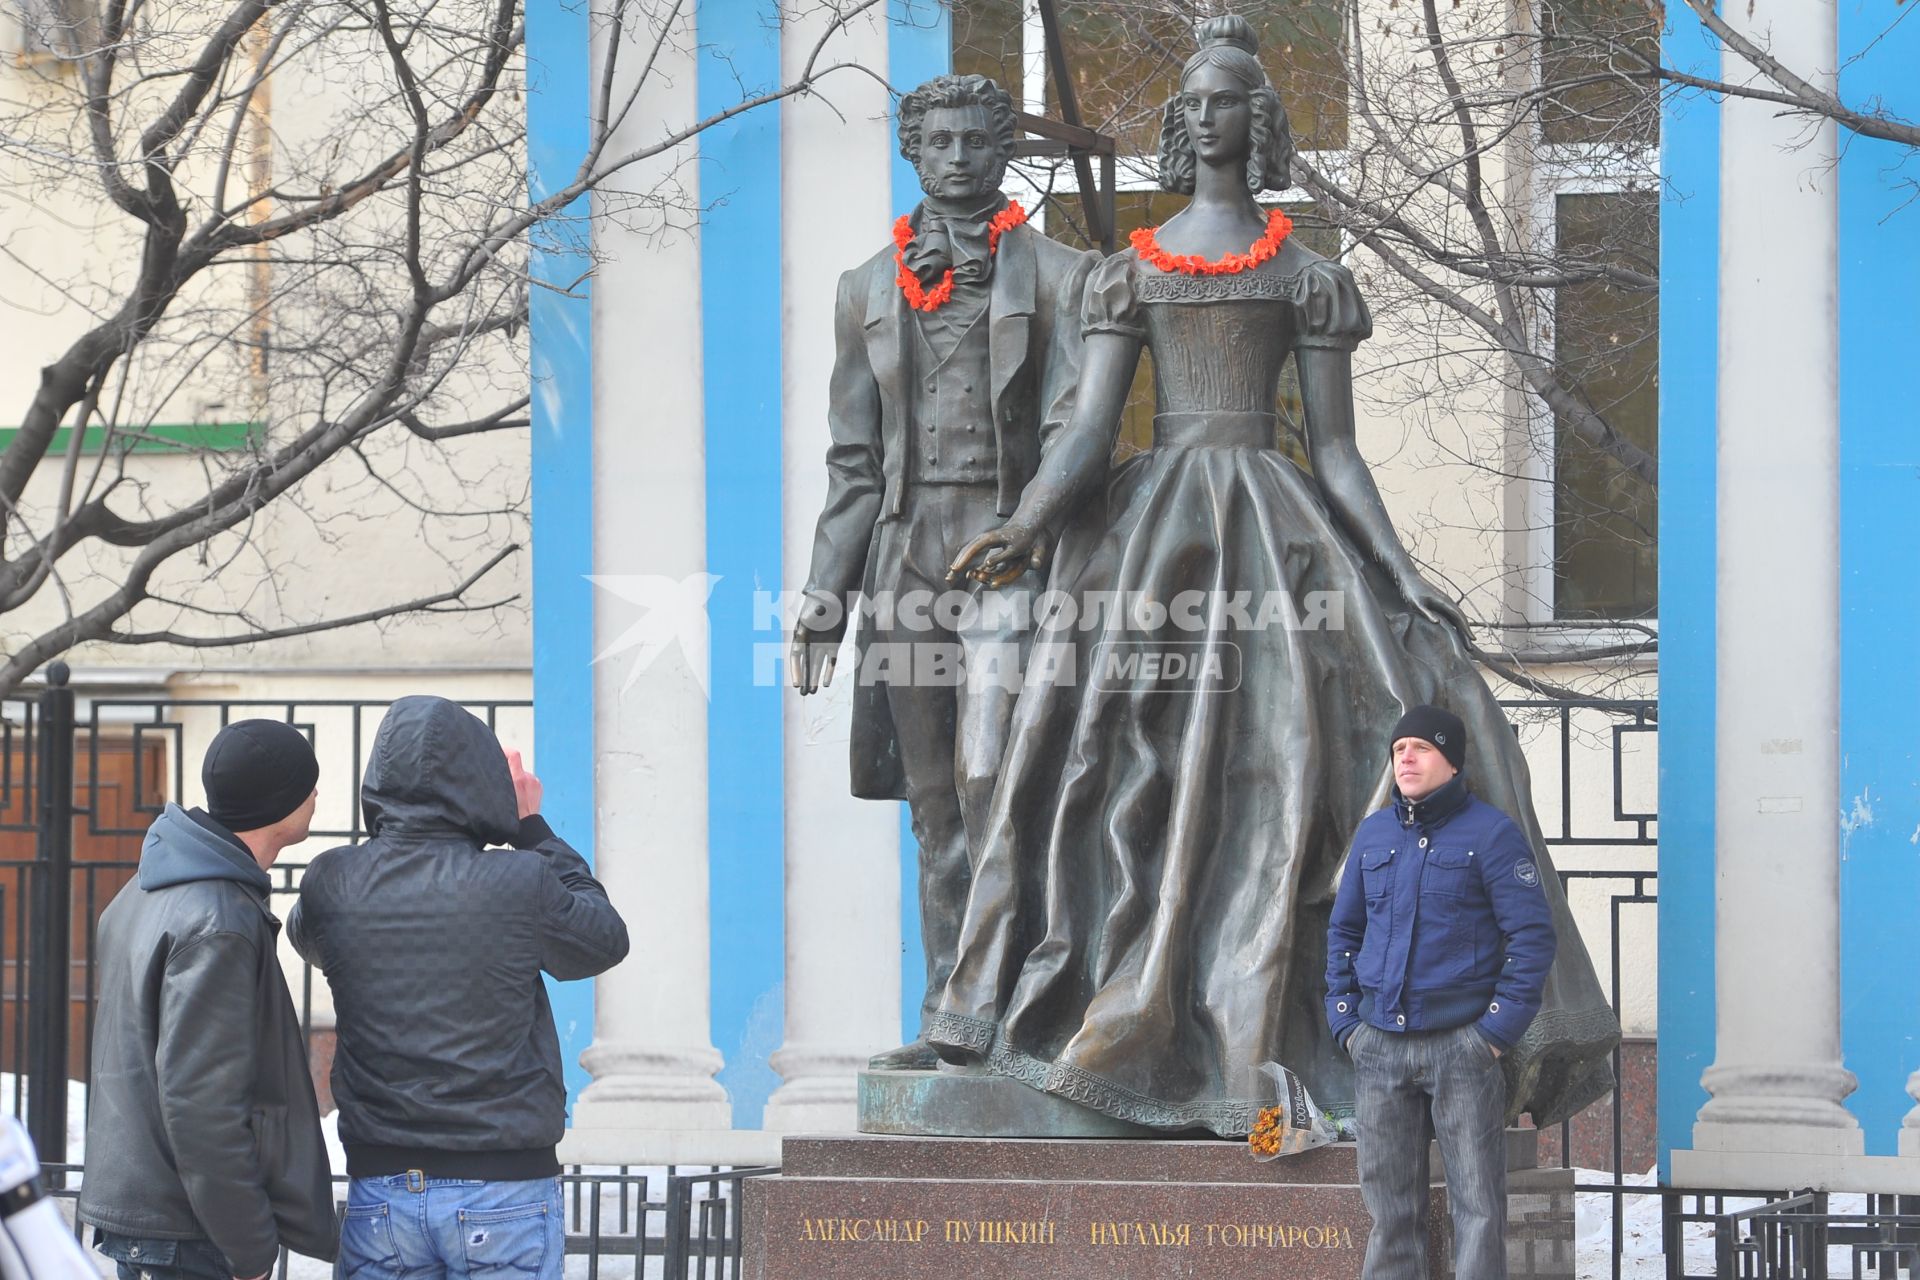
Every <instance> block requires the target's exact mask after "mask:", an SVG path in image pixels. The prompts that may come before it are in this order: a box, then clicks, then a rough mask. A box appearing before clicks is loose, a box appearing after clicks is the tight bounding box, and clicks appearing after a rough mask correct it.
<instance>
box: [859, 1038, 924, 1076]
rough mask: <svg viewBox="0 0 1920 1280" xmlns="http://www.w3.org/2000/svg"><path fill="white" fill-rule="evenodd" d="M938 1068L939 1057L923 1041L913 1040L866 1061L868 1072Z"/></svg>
mask: <svg viewBox="0 0 1920 1280" xmlns="http://www.w3.org/2000/svg"><path fill="white" fill-rule="evenodd" d="M939 1068H940V1055H939V1054H938V1053H936V1052H934V1048H933V1046H932V1045H930V1044H928V1043H927V1042H926V1041H925V1040H915V1041H914V1042H913V1043H911V1044H903V1045H901V1046H900V1047H899V1048H898V1049H889V1050H887V1051H886V1052H885V1053H876V1054H874V1055H873V1056H872V1057H871V1058H868V1059H867V1070H869V1071H937V1070H939Z"/></svg>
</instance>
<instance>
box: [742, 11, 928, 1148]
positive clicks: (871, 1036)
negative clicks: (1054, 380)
mask: <svg viewBox="0 0 1920 1280" xmlns="http://www.w3.org/2000/svg"><path fill="white" fill-rule="evenodd" d="M830 17H831V14H830V12H829V11H827V10H819V11H815V12H813V13H811V14H809V13H806V12H804V11H803V12H802V13H800V14H798V15H796V16H791V17H789V19H788V21H787V23H786V25H785V27H784V28H783V30H782V37H781V60H782V64H783V71H784V75H785V78H786V79H787V80H788V81H789V82H792V81H793V80H795V79H797V78H798V77H799V76H800V75H802V74H803V72H804V70H805V67H806V62H807V59H808V58H809V57H810V56H812V53H813V50H814V47H815V45H816V44H817V43H818V42H819V40H820V38H821V36H822V35H823V34H824V32H825V24H826V21H827V20H828V19H830ZM887 37H888V31H887V24H886V20H885V15H884V14H871V15H865V16H863V17H861V18H859V19H857V20H856V22H855V24H854V25H853V26H852V27H851V28H850V29H849V30H847V31H846V32H844V33H843V34H840V35H836V36H834V37H833V38H832V39H831V40H829V42H828V43H827V45H826V46H825V48H824V50H823V53H822V58H823V60H824V61H825V62H858V63H860V64H861V65H863V66H870V67H881V66H885V65H886V60H887ZM890 105H891V104H890V102H889V100H888V94H887V91H886V88H885V86H883V85H880V84H878V83H876V82H875V81H874V80H873V79H871V78H869V77H866V76H860V75H846V74H840V75H838V76H837V77H830V78H829V79H827V80H826V81H825V82H824V83H823V84H822V86H821V89H820V93H819V95H818V96H817V97H812V98H803V99H796V100H794V101H792V102H790V103H788V104H787V105H786V107H785V109H784V113H783V114H784V118H783V121H782V129H781V158H780V164H781V173H782V175H783V179H784V180H783V182H782V184H781V185H782V189H783V193H784V200H783V207H782V211H781V213H782V216H781V222H780V240H781V289H782V293H783V298H784V306H783V308H782V309H783V310H784V312H785V315H786V327H785V330H784V333H783V335H782V364H783V367H784V369H785V377H784V379H783V382H784V386H783V397H782V417H783V422H782V430H781V438H782V442H783V452H784V462H783V466H782V469H781V470H782V479H781V485H782V510H783V518H782V526H783V531H784V533H783V536H784V541H785V554H784V556H783V562H784V567H785V581H786V584H787V587H788V589H789V591H790V592H791V591H795V590H797V589H798V588H799V586H800V585H801V584H802V583H804V582H805V581H806V577H807V570H808V559H809V556H810V554H811V551H812V546H813V529H814V522H815V520H817V519H818V517H819V514H820V508H821V504H822V503H823V502H824V500H825V497H826V491H827V469H826V452H827V443H828V431H827V399H828V383H829V380H830V376H831V373H832V369H833V359H834V316H833V308H834V297H835V292H836V289H837V285H838V281H839V277H840V274H841V273H842V272H843V271H845V270H847V269H848V268H849V267H852V266H854V265H855V264H857V263H858V262H860V261H861V260H862V259H864V258H866V257H868V256H870V255H871V254H873V253H874V252H875V251H877V250H878V249H880V248H881V247H882V246H884V245H886V244H887V243H888V238H887V237H888V223H889V221H890V218H891V212H890V209H891V203H892V201H891V196H890V192H889V164H888V156H889V155H890V154H891V152H892V145H891V141H892V130H891V128H890V125H889V118H888V113H889V109H890ZM788 614H789V615H790V614H791V610H788ZM783 621H789V622H790V618H789V619H783ZM782 639H783V637H782V636H781V635H769V636H765V637H764V638H763V640H764V641H765V642H772V643H775V644H778V643H780V642H781V640H782ZM856 674H857V665H856V663H855V661H854V655H853V652H852V643H851V638H849V642H848V644H847V646H846V651H845V652H844V653H843V654H842V655H841V662H840V664H839V669H838V671H837V673H836V674H835V677H834V680H833V683H832V684H830V685H828V686H827V687H826V688H825V689H822V690H820V691H818V692H816V693H815V694H813V695H812V696H810V697H807V698H801V697H800V696H799V695H798V694H796V693H794V692H792V691H791V690H785V691H783V694H782V696H783V697H784V698H785V700H786V707H785V712H786V714H785V725H784V731H783V739H784V747H783V758H784V764H785V770H784V773H785V784H786V785H785V790H786V796H785V831H786V850H785V853H786V857H785V869H786V901H785V923H786V1014H787V1017H786V1035H785V1038H784V1040H783V1041H782V1042H781V1046H780V1049H779V1051H778V1052H776V1053H775V1054H774V1055H773V1057H772V1066H773V1068H774V1070H775V1071H777V1072H778V1073H779V1075H780V1081H781V1083H780V1086H779V1088H778V1089H777V1090H776V1091H775V1092H774V1094H773V1096H772V1098H771V1099H770V1100H769V1101H768V1103H767V1111H766V1121H765V1123H766V1127H767V1128H769V1129H778V1130H781V1131H783V1132H789V1133H791V1132H805V1131H811V1132H821V1131H832V1130H851V1129H852V1128H853V1127H854V1119H855V1107H854V1082H855V1075H856V1073H857V1072H858V1071H859V1070H860V1069H861V1068H862V1067H864V1066H865V1065H866V1060H867V1058H869V1057H870V1056H872V1055H873V1054H874V1053H876V1052H878V1051H880V1050H882V1049H888V1048H892V1047H893V1046H894V1045H895V1044H897V1043H899V1041H898V1038H897V1037H898V1035H899V1026H898V1024H899V1008H900V991H899V966H898V964H897V963H896V960H895V957H896V956H897V955H898V954H899V949H900V916H899V911H898V910H897V907H896V904H897V903H898V902H899V900H900V871H899V823H898V820H897V818H896V816H895V807H894V806H893V805H890V804H886V803H883V802H876V801H871V800H856V799H854V798H853V797H852V796H851V795H850V794H848V790H847V738H848V733H849V722H850V710H851V699H850V697H849V694H850V692H851V690H852V688H853V684H854V679H855V676H856Z"/></svg>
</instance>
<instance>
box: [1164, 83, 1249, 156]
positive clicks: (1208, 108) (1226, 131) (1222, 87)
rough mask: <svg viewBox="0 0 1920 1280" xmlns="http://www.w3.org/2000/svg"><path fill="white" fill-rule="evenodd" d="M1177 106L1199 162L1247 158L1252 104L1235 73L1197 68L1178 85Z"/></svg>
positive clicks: (1244, 87)
mask: <svg viewBox="0 0 1920 1280" xmlns="http://www.w3.org/2000/svg"><path fill="white" fill-rule="evenodd" d="M1180 105H1181V109H1182V110H1183V111H1184V112H1185V113H1186V117H1187V136H1188V137H1189V138H1191V139H1192V140H1193V152H1194V155H1196V156H1197V157H1199V159H1200V163H1202V164H1223V163H1238V162H1244V161H1245V160H1246V158H1247V147H1248V140H1249V139H1250V138H1251V136H1252V134H1253V103H1252V101H1251V100H1250V99H1249V97H1248V95H1247V90H1246V86H1244V85H1242V84H1241V83H1240V78H1239V77H1238V76H1235V75H1234V74H1233V73H1232V72H1230V71H1228V70H1226V69H1225V68H1224V67H1215V66H1205V67H1200V68H1197V69H1196V70H1195V71H1194V73H1193V74H1192V75H1190V76H1188V77H1187V79H1186V82H1185V83H1184V84H1182V85H1181V86H1180Z"/></svg>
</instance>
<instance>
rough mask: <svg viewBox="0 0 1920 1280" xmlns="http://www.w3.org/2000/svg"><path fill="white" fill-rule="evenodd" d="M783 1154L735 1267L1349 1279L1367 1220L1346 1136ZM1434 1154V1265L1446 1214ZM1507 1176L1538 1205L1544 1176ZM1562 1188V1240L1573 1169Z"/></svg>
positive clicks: (939, 1276)
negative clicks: (1258, 1154) (1259, 1149)
mask: <svg viewBox="0 0 1920 1280" xmlns="http://www.w3.org/2000/svg"><path fill="white" fill-rule="evenodd" d="M1517 1132H1519V1131H1516V1133H1517ZM1530 1139H1531V1134H1530V1133H1528V1134H1526V1135H1525V1137H1524V1138H1516V1139H1515V1142H1514V1147H1513V1156H1514V1160H1515V1162H1516V1163H1524V1162H1525V1156H1526V1154H1527V1152H1528V1151H1529V1150H1530V1148H1531V1141H1530ZM782 1162H783V1164H782V1171H781V1173H780V1174H779V1175H778V1176H774V1177H766V1178H756V1179H753V1180H751V1181H749V1182H748V1183H747V1184H746V1185H745V1188H744V1190H743V1195H744V1197H745V1203H744V1210H745V1224H744V1225H745V1233H746V1236H745V1238H746V1253H745V1275H746V1277H747V1280H822V1278H823V1277H832V1280H882V1278H885V1280H986V1278H987V1277H1000V1276H1036V1277H1044V1280H1162V1278H1163V1277H1164V1278H1165V1280H1173V1278H1174V1277H1179V1280H1215V1278H1216V1277H1217V1278H1218V1280H1228V1278H1229V1277H1231V1278H1233V1280H1244V1278H1245V1277H1246V1276H1249V1275H1278V1274H1285V1275H1288V1276H1291V1277H1297V1278H1298V1280H1355V1278H1357V1277H1358V1276H1359V1274H1360V1264H1361V1261H1362V1259H1363V1258H1364V1257H1365V1253H1366V1243H1367V1233H1368V1231H1369V1229H1370V1225H1371V1224H1370V1221H1369V1219H1368V1217H1367V1211H1366V1207H1365V1205H1364V1204H1363V1203H1362V1201H1361V1199H1360V1189H1359V1186H1358V1184H1357V1181H1356V1178H1357V1174H1356V1169H1355V1162H1354V1149H1353V1147H1352V1145H1351V1144H1348V1143H1338V1144H1335V1145H1333V1146H1328V1147H1321V1148H1319V1149H1317V1150H1314V1151H1308V1152H1304V1153H1302V1154H1299V1155H1295V1156H1287V1157H1285V1158H1282V1159H1279V1160H1274V1161H1270V1162H1267V1163H1260V1162H1257V1161H1255V1160H1254V1159H1253V1158H1252V1156H1251V1155H1250V1154H1249V1153H1248V1152H1247V1149H1246V1146H1245V1145H1244V1144H1243V1143H1239V1142H1223V1141H1219V1140H1214V1141H1205V1140H1167V1139H1157V1140H1149V1139H1102V1138H1088V1139H1078V1140H1072V1139H1051V1138H939V1137H931V1138H927V1137H922V1138H912V1137H898V1136H887V1135H860V1136H847V1137H793V1138H788V1139H786V1140H785V1142H784V1143H783V1155H782ZM1434 1170H1435V1174H1436V1179H1435V1183H1434V1187H1433V1193H1432V1200H1431V1204H1430V1207H1429V1215H1430V1216H1429V1220H1428V1231H1429V1241H1430V1249H1429V1257H1428V1265H1429V1271H1430V1274H1431V1275H1432V1276H1434V1277H1436V1278H1440V1277H1447V1276H1450V1275H1451V1270H1450V1268H1449V1265H1448V1259H1449V1258H1450V1257H1451V1254H1452V1231H1451V1229H1450V1227H1449V1224H1448V1220H1447V1202H1446V1187H1445V1185H1444V1183H1443V1182H1441V1181H1440V1180H1439V1177H1438V1174H1439V1171H1440V1166H1439V1164H1438V1162H1437V1161H1436V1162H1435V1165H1434ZM1551 1172H1553V1173H1555V1174H1557V1173H1559V1172H1560V1171H1551ZM1514 1177H1515V1179H1516V1180H1517V1181H1519V1182H1520V1183H1522V1184H1523V1185H1522V1186H1520V1187H1516V1189H1515V1195H1516V1196H1518V1195H1520V1194H1523V1193H1524V1194H1528V1195H1532V1196H1534V1197H1535V1199H1534V1200H1533V1201H1529V1202H1528V1203H1529V1208H1530V1209H1532V1210H1534V1211H1535V1216H1536V1217H1537V1216H1538V1203H1539V1200H1538V1198H1539V1197H1540V1196H1541V1195H1543V1194H1545V1192H1546V1189H1545V1188H1544V1187H1533V1186H1531V1185H1525V1184H1528V1182H1529V1175H1528V1174H1527V1173H1526V1172H1525V1171H1524V1170H1522V1171H1517V1172H1516V1173H1515V1175H1514ZM1534 1180H1537V1179H1534ZM1564 1199H1565V1207H1566V1217H1567V1221H1566V1224H1565V1230H1566V1234H1567V1235H1568V1236H1569V1244H1570V1243H1571V1240H1570V1237H1571V1231H1572V1220H1571V1215H1572V1198H1571V1184H1570V1182H1569V1186H1568V1188H1567V1194H1566V1196H1565V1197H1564ZM1526 1253H1527V1250H1526V1249H1523V1250H1522V1254H1523V1255H1525V1254H1526ZM1568 1262H1569V1266H1568V1268H1567V1271H1566V1274H1567V1275H1568V1276H1571V1274H1572V1268H1571V1265H1570V1263H1571V1255H1570V1254H1569V1255H1568ZM1281 1268H1284V1270H1282V1269H1281ZM1529 1270H1530V1269H1529V1268H1527V1267H1526V1266H1524V1265H1523V1266H1522V1267H1521V1268H1520V1271H1519V1274H1526V1273H1528V1271H1529Z"/></svg>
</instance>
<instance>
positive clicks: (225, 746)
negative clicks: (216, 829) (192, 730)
mask: <svg viewBox="0 0 1920 1280" xmlns="http://www.w3.org/2000/svg"><path fill="white" fill-rule="evenodd" d="M319 780H320V762H319V760H317V759H315V758H314V754H313V744H312V743H310V742H308V741H307V735H306V734H304V733H301V732H300V731H299V730H298V729H296V728H294V727H293V726H292V725H290V724H284V723H282V722H281V721H279V720H236V721H234V722H233V723H232V724H230V725H228V726H227V727H226V728H224V729H222V730H221V731H220V732H219V733H217V734H215V735H214V739H213V745H212V746H210V747H208V748H207V758H206V760H205V761H203V762H202V763H201V765H200V781H201V783H202V784H203V785H204V786H205V787H206V789H207V816H208V817H210V818H212V819H213V820H214V821H215V822H217V823H219V824H220V825H221V826H223V827H225V828H226V829H227V830H229V831H236V832H237V831H258V830H259V829H260V828H261V827H270V826H272V825H273V824H274V823H276V822H278V821H280V819H282V818H284V817H286V816H287V815H288V814H290V813H292V812H293V811H294V810H295V809H298V808H299V807H300V806H301V805H302V804H305V803H306V799H307V797H308V796H310V795H312V794H313V786H314V783H316V782H318V781H319Z"/></svg>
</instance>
